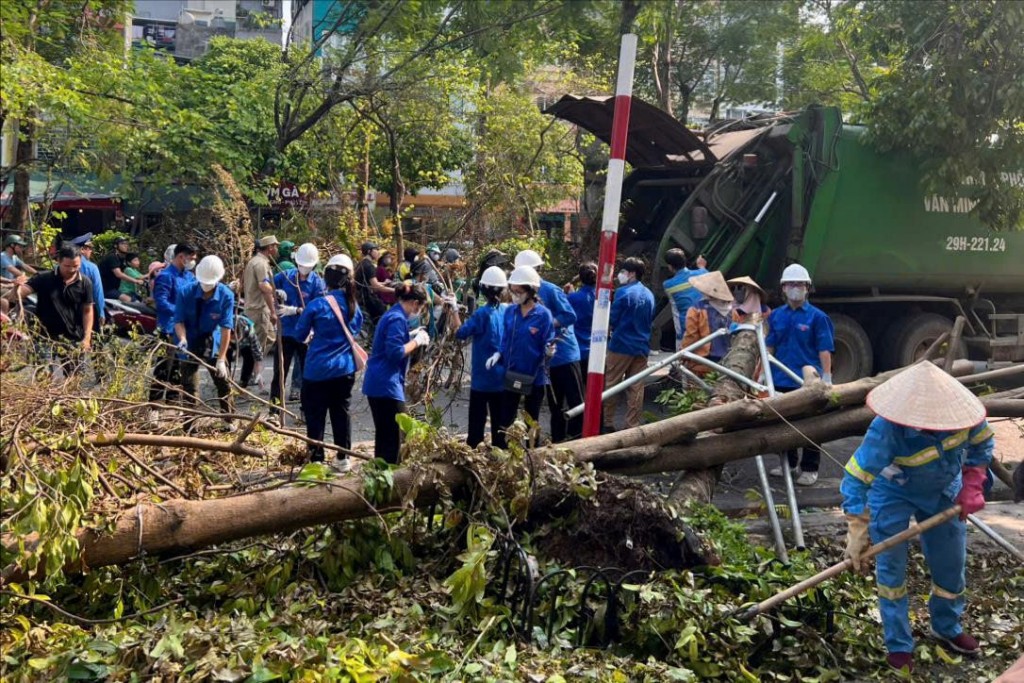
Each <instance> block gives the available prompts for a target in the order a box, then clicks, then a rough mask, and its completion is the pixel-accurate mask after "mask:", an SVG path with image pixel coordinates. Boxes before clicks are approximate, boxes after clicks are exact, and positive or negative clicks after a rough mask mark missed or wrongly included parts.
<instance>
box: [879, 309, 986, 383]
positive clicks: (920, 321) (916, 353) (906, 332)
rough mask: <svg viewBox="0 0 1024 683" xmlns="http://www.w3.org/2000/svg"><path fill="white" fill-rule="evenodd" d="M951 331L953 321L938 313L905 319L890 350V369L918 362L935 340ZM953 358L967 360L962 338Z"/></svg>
mask: <svg viewBox="0 0 1024 683" xmlns="http://www.w3.org/2000/svg"><path fill="white" fill-rule="evenodd" d="M952 329H953V321H952V320H950V319H949V318H947V317H946V316H944V315H939V314H938V313H918V314H916V315H913V316H910V317H909V318H907V319H905V320H904V321H903V322H902V324H900V334H899V335H897V336H896V338H895V342H894V343H893V346H892V349H891V350H890V353H891V354H892V355H891V357H890V358H891V365H892V367H893V368H894V369H895V368H902V367H906V366H908V365H911V364H913V363H914V362H916V361H918V360H920V359H921V356H923V355H924V352H925V351H927V350H928V347H929V346H931V345H932V343H933V342H934V341H935V340H936V339H938V338H939V337H941V336H942V335H943V333H945V332H949V331H950V330H952ZM953 357H954V358H967V344H966V342H964V340H963V338H962V337H961V338H960V340H959V341H958V343H957V348H956V351H955V352H954V354H953Z"/></svg>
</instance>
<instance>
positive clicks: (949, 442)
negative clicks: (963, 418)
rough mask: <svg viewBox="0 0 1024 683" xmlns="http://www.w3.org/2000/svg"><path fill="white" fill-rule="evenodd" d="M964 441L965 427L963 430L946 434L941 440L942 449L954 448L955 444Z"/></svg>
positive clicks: (965, 435)
mask: <svg viewBox="0 0 1024 683" xmlns="http://www.w3.org/2000/svg"><path fill="white" fill-rule="evenodd" d="M964 441H967V430H966V429H965V430H963V431H960V432H957V433H956V434H952V435H950V436H947V437H946V438H945V439H943V440H942V449H943V450H946V451H949V450H952V449H954V448H956V447H957V446H959V445H960V444H962V443H963V442H964Z"/></svg>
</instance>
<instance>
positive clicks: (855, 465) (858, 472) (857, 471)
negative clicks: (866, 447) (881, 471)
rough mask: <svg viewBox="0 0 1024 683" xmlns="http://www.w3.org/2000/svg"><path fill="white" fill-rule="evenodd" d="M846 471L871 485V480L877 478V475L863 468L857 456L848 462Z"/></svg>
mask: <svg viewBox="0 0 1024 683" xmlns="http://www.w3.org/2000/svg"><path fill="white" fill-rule="evenodd" d="M846 471H847V472H849V473H850V474H852V475H853V476H855V477H857V478H858V479H860V480H861V481H862V482H864V483H865V484H868V485H869V486H870V485H871V482H873V481H874V480H875V475H873V474H871V473H870V472H868V471H866V470H863V469H861V467H860V463H859V462H857V457H856V456H854V457H852V458H850V460H849V461H848V462H847V463H846Z"/></svg>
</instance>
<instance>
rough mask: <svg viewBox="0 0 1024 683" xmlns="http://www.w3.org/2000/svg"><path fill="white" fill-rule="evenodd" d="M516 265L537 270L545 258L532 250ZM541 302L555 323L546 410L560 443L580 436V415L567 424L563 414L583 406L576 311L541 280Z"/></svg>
mask: <svg viewBox="0 0 1024 683" xmlns="http://www.w3.org/2000/svg"><path fill="white" fill-rule="evenodd" d="M515 265H516V266H517V267H518V266H527V267H529V268H533V269H534V270H535V271H538V274H539V271H540V269H541V268H543V267H544V259H543V258H541V256H540V254H538V253H537V252H535V251H533V250H532V249H524V250H523V251H521V252H519V253H518V254H516V259H515ZM539 295H540V302H541V303H542V304H544V307H545V308H547V309H548V310H549V311H551V317H552V318H553V320H554V324H555V351H554V355H552V356H551V358H550V360H549V361H548V378H549V380H550V382H549V384H550V388H549V389H548V394H547V396H548V409H549V410H550V411H551V440H552V441H554V442H555V443H561V442H562V441H565V440H566V439H576V438H579V437H580V436H582V434H583V416H582V415H579V416H577V417H574V418H573V419H571V420H568V421H566V419H565V414H564V413H563V412H562V411H563V410H565V409H566V408H574V407H576V406H578V405H579V404H581V403H583V377H582V371H581V369H580V347H579V343H578V342H577V341H576V332H575V330H574V328H573V326H574V324H575V323H576V312H575V311H574V310H573V309H572V306H570V305H569V298H568V297H567V296H566V295H565V292H563V291H562V288H561V287H559V286H557V285H555V284H554V283H551V282H548V281H547V280H544V279H543V278H542V279H541V283H540V291H539Z"/></svg>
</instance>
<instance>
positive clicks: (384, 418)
mask: <svg viewBox="0 0 1024 683" xmlns="http://www.w3.org/2000/svg"><path fill="white" fill-rule="evenodd" d="M366 401H367V403H369V404H370V414H372V415H373V430H374V432H375V434H374V436H373V454H374V456H375V457H378V458H380V459H381V460H383V461H384V462H387V463H391V464H392V465H397V464H398V449H399V447H400V446H401V445H402V440H401V432H400V430H399V429H398V423H397V422H395V416H396V415H398V414H399V413H404V412H405V401H396V400H395V399H393V398H377V397H375V396H367V397H366Z"/></svg>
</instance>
